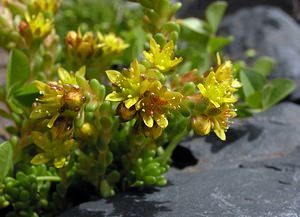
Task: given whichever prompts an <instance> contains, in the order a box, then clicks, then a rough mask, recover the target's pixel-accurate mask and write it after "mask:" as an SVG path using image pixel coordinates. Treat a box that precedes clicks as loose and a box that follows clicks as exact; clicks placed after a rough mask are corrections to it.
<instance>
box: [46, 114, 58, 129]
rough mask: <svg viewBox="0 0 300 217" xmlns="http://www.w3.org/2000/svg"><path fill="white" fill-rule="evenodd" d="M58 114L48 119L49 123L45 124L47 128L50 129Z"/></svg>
mask: <svg viewBox="0 0 300 217" xmlns="http://www.w3.org/2000/svg"><path fill="white" fill-rule="evenodd" d="M58 116H59V113H58V112H57V113H56V114H55V115H53V117H52V118H51V119H50V121H49V122H48V124H47V127H48V128H52V126H53V124H54V122H55V121H56V119H57V118H58Z"/></svg>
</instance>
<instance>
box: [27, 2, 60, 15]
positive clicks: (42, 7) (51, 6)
mask: <svg viewBox="0 0 300 217" xmlns="http://www.w3.org/2000/svg"><path fill="white" fill-rule="evenodd" d="M60 3H61V1H60V0H31V5H32V6H33V8H34V9H35V11H40V12H49V13H52V14H55V13H56V12H57V10H58V7H59V5H60Z"/></svg>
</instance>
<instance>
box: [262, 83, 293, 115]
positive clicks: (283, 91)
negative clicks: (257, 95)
mask: <svg viewBox="0 0 300 217" xmlns="http://www.w3.org/2000/svg"><path fill="white" fill-rule="evenodd" d="M295 88H296V85H295V82H293V81H291V80H289V79H284V78H277V79H274V80H272V81H271V82H270V84H269V85H267V86H266V87H265V88H264V92H263V99H262V100H263V108H264V109H268V108H271V107H272V106H274V105H275V104H276V103H278V102H280V101H281V100H282V99H284V98H285V97H287V96H288V95H289V94H290V93H292V92H293V91H294V90H295Z"/></svg>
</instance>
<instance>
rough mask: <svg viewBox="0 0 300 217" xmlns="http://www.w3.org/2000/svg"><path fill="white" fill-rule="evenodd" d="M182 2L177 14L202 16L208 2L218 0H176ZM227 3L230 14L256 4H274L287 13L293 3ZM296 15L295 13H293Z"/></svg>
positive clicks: (287, 0)
mask: <svg viewBox="0 0 300 217" xmlns="http://www.w3.org/2000/svg"><path fill="white" fill-rule="evenodd" d="M174 1H175V0H174ZM177 1H180V2H182V4H183V7H182V8H181V10H180V11H179V13H178V15H179V16H180V17H201V18H202V17H204V13H205V10H206V8H207V6H208V5H209V4H211V3H212V2H214V1H218V0H201V1H199V0H177ZM226 2H227V3H228V9H227V11H226V13H227V14H231V13H234V12H236V11H237V10H239V9H241V8H249V7H254V6H258V5H265V6H267V5H268V6H276V7H279V8H281V9H283V10H284V11H286V12H287V13H288V14H291V15H292V14H293V13H294V5H293V0H285V1H282V0H243V1H239V0H226ZM293 15H295V16H297V14H293Z"/></svg>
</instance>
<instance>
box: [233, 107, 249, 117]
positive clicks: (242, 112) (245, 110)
mask: <svg viewBox="0 0 300 217" xmlns="http://www.w3.org/2000/svg"><path fill="white" fill-rule="evenodd" d="M235 108H236V110H237V111H236V114H237V117H239V118H246V117H251V116H253V114H252V112H251V110H250V108H249V106H248V105H246V104H238V105H236V106H235Z"/></svg>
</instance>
